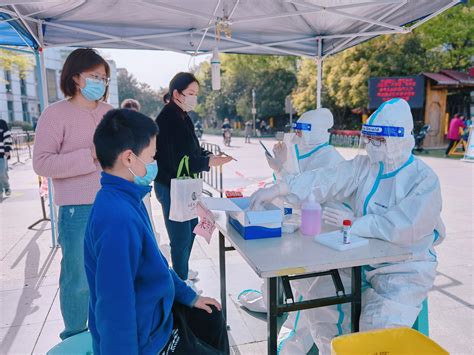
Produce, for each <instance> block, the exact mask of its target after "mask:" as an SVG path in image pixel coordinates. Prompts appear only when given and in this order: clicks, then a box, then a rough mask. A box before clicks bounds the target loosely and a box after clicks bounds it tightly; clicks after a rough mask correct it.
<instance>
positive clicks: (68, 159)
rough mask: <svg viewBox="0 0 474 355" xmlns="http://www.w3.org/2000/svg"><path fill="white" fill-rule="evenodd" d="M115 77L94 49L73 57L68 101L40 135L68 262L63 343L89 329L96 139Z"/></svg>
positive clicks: (65, 87) (52, 110)
mask: <svg viewBox="0 0 474 355" xmlns="http://www.w3.org/2000/svg"><path fill="white" fill-rule="evenodd" d="M109 76H110V68H109V65H108V63H107V62H106V61H105V60H104V59H103V58H102V57H101V56H100V55H99V54H97V52H95V51H94V50H93V49H76V50H75V51H73V52H72V53H71V54H70V55H69V56H68V57H67V59H66V62H65V63H64V66H63V70H62V73H61V91H62V92H63V93H64V96H65V97H66V99H65V100H62V101H59V102H57V103H54V104H52V105H50V106H48V108H46V110H44V112H43V113H42V115H41V117H40V119H39V121H38V126H37V129H36V142H35V146H34V152H33V168H34V170H35V172H36V173H37V174H38V175H40V176H46V177H51V178H52V180H53V186H54V201H55V203H56V205H58V206H59V222H58V223H59V225H58V231H59V237H58V242H59V245H60V246H61V250H62V256H63V257H62V260H61V275H60V279H59V288H60V295H59V296H60V304H61V313H62V316H63V320H64V325H65V329H64V330H63V332H62V333H61V334H60V337H61V339H66V338H68V337H70V336H72V335H75V334H77V333H80V332H82V331H84V330H86V329H87V314H88V302H89V289H88V286H87V280H86V274H85V271H84V234H85V228H86V223H87V220H88V218H89V213H90V210H91V207H92V203H93V202H94V199H95V195H96V193H97V191H98V190H99V187H100V185H99V179H100V166H99V163H98V161H97V158H96V156H95V149H94V144H93V142H92V138H93V136H94V132H95V129H96V127H97V125H98V124H99V122H100V121H101V120H102V117H103V116H104V114H105V113H106V112H107V111H109V110H110V109H112V106H110V105H108V104H106V103H105V102H104V101H105V100H106V99H107V95H108V84H109Z"/></svg>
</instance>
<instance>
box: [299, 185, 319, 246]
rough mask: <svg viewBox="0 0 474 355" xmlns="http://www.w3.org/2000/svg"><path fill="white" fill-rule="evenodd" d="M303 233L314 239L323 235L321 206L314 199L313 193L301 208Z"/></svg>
mask: <svg viewBox="0 0 474 355" xmlns="http://www.w3.org/2000/svg"><path fill="white" fill-rule="evenodd" d="M300 229H301V233H302V234H303V235H306V236H310V237H314V236H315V235H318V234H319V233H321V205H320V204H319V203H318V202H317V201H316V199H315V198H314V195H313V193H312V192H311V195H309V197H308V200H307V201H305V202H304V203H303V205H302V206H301V228H300Z"/></svg>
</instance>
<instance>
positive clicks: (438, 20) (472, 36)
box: [417, 0, 474, 70]
mask: <svg viewBox="0 0 474 355" xmlns="http://www.w3.org/2000/svg"><path fill="white" fill-rule="evenodd" d="M417 32H418V33H419V34H420V36H421V44H422V46H423V47H424V48H425V49H427V50H430V51H433V52H436V54H437V55H438V57H439V60H440V66H441V67H443V68H445V69H456V70H466V69H468V68H469V67H470V66H472V58H473V57H474V1H473V0H469V1H468V2H467V5H458V6H455V7H454V8H451V9H449V10H448V11H446V12H444V13H442V14H441V15H439V16H437V17H435V18H434V19H432V20H430V21H428V22H426V23H425V24H423V25H421V26H420V27H419V28H418V29H417Z"/></svg>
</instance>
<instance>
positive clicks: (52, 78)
mask: <svg viewBox="0 0 474 355" xmlns="http://www.w3.org/2000/svg"><path fill="white" fill-rule="evenodd" d="M46 83H47V85H48V98H49V102H55V101H58V85H57V82H56V70H54V69H46Z"/></svg>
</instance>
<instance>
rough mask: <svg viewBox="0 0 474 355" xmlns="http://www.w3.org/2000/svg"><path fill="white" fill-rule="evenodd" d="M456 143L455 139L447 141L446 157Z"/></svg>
mask: <svg viewBox="0 0 474 355" xmlns="http://www.w3.org/2000/svg"><path fill="white" fill-rule="evenodd" d="M457 142H458V140H456V139H450V140H449V145H448V148H447V149H446V155H448V154H449V151H450V150H451V148H452V147H453V145H455V144H456V143H457Z"/></svg>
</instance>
